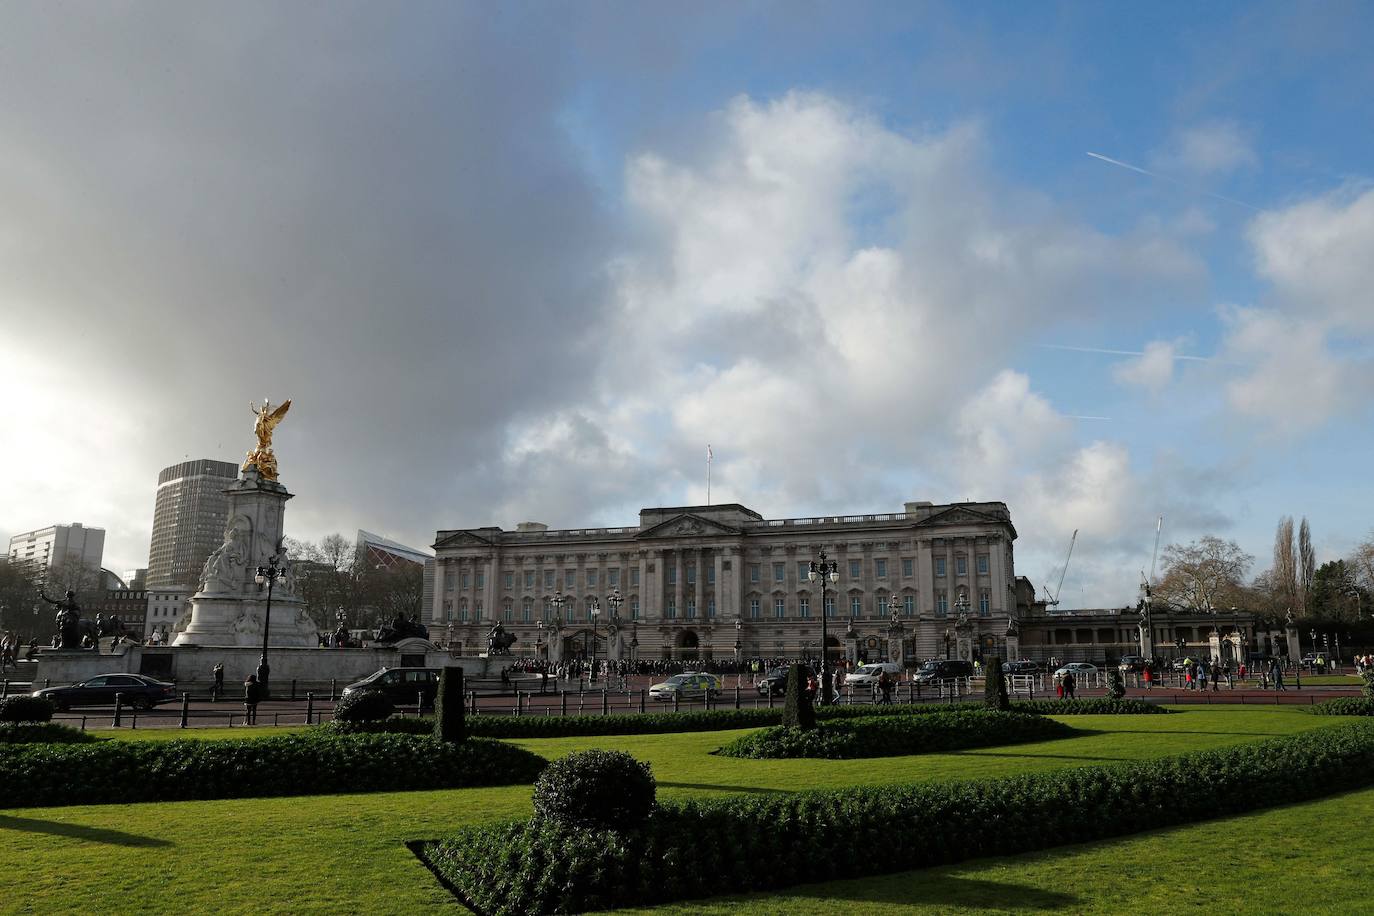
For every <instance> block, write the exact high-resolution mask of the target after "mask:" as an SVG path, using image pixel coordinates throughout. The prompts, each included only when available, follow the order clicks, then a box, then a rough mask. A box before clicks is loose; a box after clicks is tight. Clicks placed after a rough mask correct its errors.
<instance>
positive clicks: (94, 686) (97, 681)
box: [33, 674, 177, 710]
mask: <svg viewBox="0 0 1374 916" xmlns="http://www.w3.org/2000/svg"><path fill="white" fill-rule="evenodd" d="M115 694H119V695H120V698H121V699H120V702H122V703H124V704H126V705H128V706H132V707H133V708H134V709H152V708H153V707H154V706H157V705H158V704H159V703H171V702H173V701H174V700H176V698H177V690H176V687H174V686H173V685H171V684H168V683H164V682H163V681H158V680H154V679H153V678H150V677H148V676H147V675H146V674H97V675H96V676H95V677H93V678H88V679H86V680H84V681H82V682H81V683H80V684H72V685H71V686H69V687H45V688H43V689H42V690H35V691H34V692H33V695H34V696H36V697H43V698H44V699H47V700H51V701H52V704H53V705H54V706H56V707H57V708H58V709H59V710H61V709H73V708H75V707H77V706H113V705H114V702H115Z"/></svg>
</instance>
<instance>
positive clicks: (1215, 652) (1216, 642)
mask: <svg viewBox="0 0 1374 916" xmlns="http://www.w3.org/2000/svg"><path fill="white" fill-rule="evenodd" d="M1207 651H1208V652H1209V653H1210V654H1209V655H1208V656H1207V657H1208V658H1209V659H1212V660H1213V661H1220V660H1221V634H1220V633H1218V632H1217V631H1216V630H1215V629H1214V630H1212V633H1211V635H1210V636H1208V637H1207Z"/></svg>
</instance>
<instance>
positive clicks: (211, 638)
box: [172, 595, 320, 649]
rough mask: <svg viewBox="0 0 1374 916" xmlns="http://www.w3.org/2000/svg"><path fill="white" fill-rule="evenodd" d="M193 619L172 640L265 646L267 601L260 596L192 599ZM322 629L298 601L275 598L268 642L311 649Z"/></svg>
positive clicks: (178, 643)
mask: <svg viewBox="0 0 1374 916" xmlns="http://www.w3.org/2000/svg"><path fill="white" fill-rule="evenodd" d="M191 601H192V604H193V611H192V615H191V622H190V623H189V624H188V625H187V627H186V629H185V630H182V631H181V632H180V633H178V634H177V635H176V638H175V639H173V640H172V645H174V646H259V647H261V646H262V625H263V620H264V618H265V617H266V616H267V602H266V601H264V600H262V599H260V598H256V597H254V598H234V597H222V598H216V597H201V596H199V595H197V596H196V597H195V598H192V599H191ZM319 634H320V630H319V627H317V626H316V625H315V622H314V621H313V620H311V619H310V617H309V615H307V614H306V613H305V611H304V610H302V608H301V606H300V604H299V603H298V602H295V601H282V602H280V603H279V602H276V601H273V602H272V617H271V620H270V623H269V632H268V639H267V644H268V645H269V646H283V647H294V648H301V649H308V648H313V647H316V646H318V645H319V644H320V636H319Z"/></svg>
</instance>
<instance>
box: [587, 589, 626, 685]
mask: <svg viewBox="0 0 1374 916" xmlns="http://www.w3.org/2000/svg"><path fill="white" fill-rule="evenodd" d="M624 603H625V599H624V597H623V596H621V594H620V589H618V588H613V589H611V593H610V594H609V595H607V596H606V606H607V607H609V608H610V609H611V620H610V625H611V627H613V628H614V630H615V632H617V633H619V632H620V606H621V605H622V604H624ZM592 642H593V643H595V642H596V632H595V630H593V632H592ZM610 661H611V632H610V631H609V630H608V631H607V632H606V663H607V665H608V666H609V664H610Z"/></svg>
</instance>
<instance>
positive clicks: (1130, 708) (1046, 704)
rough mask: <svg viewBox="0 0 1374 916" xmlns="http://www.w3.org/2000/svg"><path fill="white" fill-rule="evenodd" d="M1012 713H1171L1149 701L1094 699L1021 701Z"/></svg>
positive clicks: (1014, 705) (1093, 714)
mask: <svg viewBox="0 0 1374 916" xmlns="http://www.w3.org/2000/svg"><path fill="white" fill-rule="evenodd" d="M1011 711H1012V712H1031V713H1035V714H1037V715H1041V716H1136V715H1140V716H1151V715H1161V714H1164V713H1171V712H1173V711H1174V710H1172V709H1166V708H1165V707H1163V706H1160V705H1159V704H1158V703H1151V702H1149V701H1148V700H1113V699H1109V698H1107V697H1094V698H1092V699H1083V700H1021V701H1019V702H1016V703H1012V704H1011Z"/></svg>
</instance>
